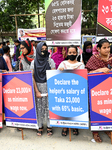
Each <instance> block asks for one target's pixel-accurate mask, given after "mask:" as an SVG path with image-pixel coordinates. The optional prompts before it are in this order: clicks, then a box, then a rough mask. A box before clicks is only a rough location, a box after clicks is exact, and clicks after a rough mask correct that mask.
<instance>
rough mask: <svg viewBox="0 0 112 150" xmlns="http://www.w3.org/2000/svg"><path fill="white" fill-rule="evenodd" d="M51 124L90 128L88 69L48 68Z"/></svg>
mask: <svg viewBox="0 0 112 150" xmlns="http://www.w3.org/2000/svg"><path fill="white" fill-rule="evenodd" d="M47 86H48V100H49V115H50V125H51V126H53V127H68V128H80V129H88V128H89V123H88V120H89V119H88V88H87V70H86V69H82V70H81V69H79V70H65V71H59V70H47Z"/></svg>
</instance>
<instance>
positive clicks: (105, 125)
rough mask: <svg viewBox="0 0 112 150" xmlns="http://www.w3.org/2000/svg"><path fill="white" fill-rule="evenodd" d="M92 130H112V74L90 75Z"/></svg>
mask: <svg viewBox="0 0 112 150" xmlns="http://www.w3.org/2000/svg"><path fill="white" fill-rule="evenodd" d="M88 82H89V99H90V118H91V130H92V131H98V130H99V131H102V130H112V85H111V83H112V72H111V73H109V74H104V73H96V74H95V73H93V74H89V75H88Z"/></svg>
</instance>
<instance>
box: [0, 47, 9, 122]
mask: <svg viewBox="0 0 112 150" xmlns="http://www.w3.org/2000/svg"><path fill="white" fill-rule="evenodd" d="M3 54H4V53H3V49H0V73H2V72H7V71H9V69H8V67H7V64H6V62H5V60H4V58H3ZM2 112H3V113H2V121H3V123H5V114H4V101H3V99H2Z"/></svg>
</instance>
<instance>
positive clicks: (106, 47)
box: [98, 43, 110, 56]
mask: <svg viewBox="0 0 112 150" xmlns="http://www.w3.org/2000/svg"><path fill="white" fill-rule="evenodd" d="M98 51H99V52H100V54H101V55H102V56H108V54H109V53H110V44H109V43H103V44H102V47H101V48H99V47H98Z"/></svg>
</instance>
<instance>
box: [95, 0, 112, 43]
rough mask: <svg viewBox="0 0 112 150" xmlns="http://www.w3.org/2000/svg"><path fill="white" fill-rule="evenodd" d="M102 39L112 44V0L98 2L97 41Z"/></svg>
mask: <svg viewBox="0 0 112 150" xmlns="http://www.w3.org/2000/svg"><path fill="white" fill-rule="evenodd" d="M102 38H106V39H108V40H109V41H110V42H112V0H99V1H98V19H97V41H99V40H100V39H102Z"/></svg>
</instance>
